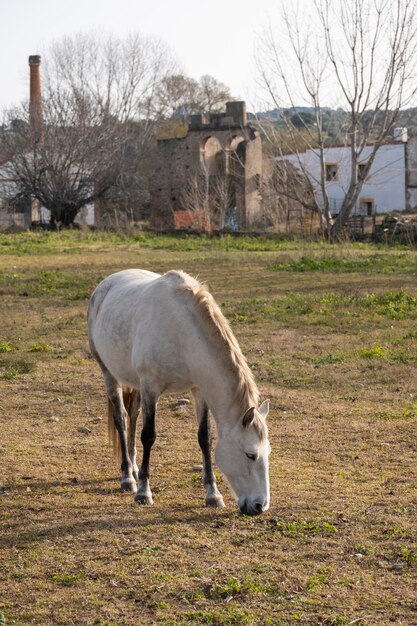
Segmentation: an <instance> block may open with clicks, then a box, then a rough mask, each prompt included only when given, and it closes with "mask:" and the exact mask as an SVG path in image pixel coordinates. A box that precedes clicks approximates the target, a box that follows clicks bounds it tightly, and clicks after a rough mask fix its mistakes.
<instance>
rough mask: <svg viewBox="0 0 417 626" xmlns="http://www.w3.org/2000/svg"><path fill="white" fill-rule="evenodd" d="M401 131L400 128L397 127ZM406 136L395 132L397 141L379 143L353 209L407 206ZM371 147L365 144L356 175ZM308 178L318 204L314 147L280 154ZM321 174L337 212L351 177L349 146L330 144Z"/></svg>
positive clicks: (386, 209) (368, 210)
mask: <svg viewBox="0 0 417 626" xmlns="http://www.w3.org/2000/svg"><path fill="white" fill-rule="evenodd" d="M401 130H403V129H401ZM406 142H407V136H406V131H405V132H404V133H399V134H398V140H397V141H392V142H391V143H389V144H384V145H383V146H381V147H380V148H379V150H378V152H377V154H376V156H375V159H374V162H373V163H372V166H371V169H370V171H369V174H368V176H367V178H366V180H365V181H364V184H363V187H362V189H361V192H360V194H359V198H358V201H357V206H356V212H357V213H359V214H362V215H372V214H373V213H375V212H376V213H388V212H391V211H404V210H405V209H407V208H409V207H408V197H407V185H408V183H407V178H408V177H407V154H406V150H407V143H406ZM371 152H372V146H366V147H365V148H364V150H363V154H362V157H361V159H360V161H359V164H358V175H359V176H360V175H361V169H362V168H363V167H364V166H365V164H366V163H367V160H368V159H369V157H370V155H371ZM284 158H285V159H286V160H289V161H290V162H291V163H293V164H294V165H295V166H297V167H298V168H300V169H302V170H304V172H306V173H307V174H308V176H309V178H310V181H311V183H312V185H313V188H314V189H315V192H316V198H317V202H318V203H319V205H320V204H322V193H321V186H320V172H321V168H320V158H319V152H318V150H314V149H311V150H307V151H306V152H304V153H302V154H300V155H295V154H292V155H287V156H285V157H284ZM325 168H326V169H325V176H326V185H327V195H328V198H329V201H330V209H331V212H332V213H333V214H337V213H338V212H339V211H340V208H341V206H342V202H343V200H344V197H345V195H346V192H347V190H348V187H349V182H350V177H351V156H350V148H349V146H334V147H329V148H327V149H326V150H325Z"/></svg>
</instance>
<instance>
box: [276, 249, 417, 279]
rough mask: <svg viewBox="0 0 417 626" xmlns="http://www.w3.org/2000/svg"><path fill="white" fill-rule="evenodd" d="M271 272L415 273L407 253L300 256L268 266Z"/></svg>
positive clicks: (414, 265)
mask: <svg viewBox="0 0 417 626" xmlns="http://www.w3.org/2000/svg"><path fill="white" fill-rule="evenodd" d="M270 269H271V270H272V271H280V272H282V271H285V272H332V273H352V272H359V273H370V274H375V273H380V274H391V273H393V272H407V273H408V272H415V271H416V270H417V267H416V262H415V257H413V256H412V255H409V254H407V253H403V254H399V253H397V254H393V253H392V252H390V253H388V254H370V255H369V256H356V257H349V258H346V257H342V256H327V257H321V258H317V257H311V256H302V257H301V258H300V259H299V260H297V261H282V262H276V263H272V264H271V265H270Z"/></svg>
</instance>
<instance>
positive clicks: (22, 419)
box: [0, 235, 417, 626]
mask: <svg viewBox="0 0 417 626" xmlns="http://www.w3.org/2000/svg"><path fill="white" fill-rule="evenodd" d="M56 237H57V238H58V237H59V235H56ZM7 241H8V242H9V243H8V244H7V245H6V244H2V242H0V270H1V275H0V389H1V394H0V408H1V412H0V527H1V533H0V542H1V547H0V567H1V569H0V624H7V625H9V624H15V625H18V626H25V625H28V624H33V625H35V624H36V625H39V626H61V625H62V626H69V625H74V626H75V625H77V626H80V625H88V626H90V625H91V626H92V625H99V626H136V625H138V626H142V625H152V624H161V625H164V626H174V625H189V624H213V625H221V626H223V625H229V624H238V625H245V624H248V625H251V624H254V625H265V626H267V625H274V626H275V625H277V626H284V625H285V626H287V625H295V624H302V625H304V624H305V625H314V626H316V625H326V626H339V625H346V626H347V625H353V624H361V625H362V624H363V625H366V626H374V625H375V626H376V625H378V626H382V625H388V624H396V625H403V626H413V625H416V624H417V576H416V574H417V540H416V536H417V535H416V530H417V528H416V526H417V524H416V513H417V490H416V488H417V439H416V426H417V376H416V375H417V287H416V271H417V270H416V268H417V265H416V256H415V253H414V252H412V251H404V250H398V249H392V250H390V249H385V248H384V249H383V250H382V252H381V250H379V249H376V248H372V247H370V246H369V247H367V246H348V245H345V246H343V247H340V248H338V247H336V246H334V247H332V248H327V247H320V246H313V245H312V246H311V247H309V246H308V245H307V244H303V245H301V244H300V245H299V246H296V245H294V243H291V244H290V243H289V244H288V246H287V247H286V246H285V245H283V244H281V245H280V246H279V247H277V249H276V250H274V249H268V250H264V251H251V250H245V249H241V250H239V249H236V248H235V249H230V250H224V249H220V248H219V247H218V246H217V247H216V246H215V245H214V246H213V248H212V249H207V248H204V247H200V248H199V246H198V243H197V244H196V245H193V246H188V247H187V248H188V249H184V248H186V247H185V246H183V248H181V246H180V245H179V244H178V243H176V242H173V244H172V246H171V248H170V247H169V246H166V247H165V249H158V247H157V245H155V246H153V247H152V246H150V247H144V246H143V245H141V243H140V242H137V241H134V240H131V241H130V240H126V241H122V242H117V243H114V242H113V241H112V240H111V239H110V238H109V239H106V238H105V237H103V240H102V241H99V240H97V241H95V242H93V243H92V242H91V241H89V240H86V241H83V239H82V238H78V239H77V238H76V236H75V235H74V238H73V239H69V240H65V241H63V243H62V245H55V247H52V248H48V246H47V245H46V244H45V245H43V244H42V245H39V246H38V247H37V246H36V245H32V246H29V247H28V248H27V249H26V250H23V251H22V248H19V247H15V246H14V243H10V240H7ZM55 243H56V242H55ZM306 259H307V260H306ZM329 259H330V261H329ZM332 259H333V260H332ZM334 259H336V260H334ZM369 259H371V262H370V263H368V260H369ZM126 267H143V268H147V269H152V270H154V271H160V272H163V271H166V270H168V269H171V268H176V269H183V270H185V271H188V272H189V273H191V274H193V275H197V276H198V277H199V279H200V280H203V281H206V282H207V283H208V284H209V286H210V288H211V291H212V293H213V294H214V296H215V297H216V299H217V301H218V303H219V304H220V305H221V306H222V309H223V311H224V313H225V314H226V316H227V317H228V318H229V319H230V320H231V323H232V326H233V329H234V331H235V333H236V336H237V337H238V339H239V342H240V345H241V347H242V350H243V352H244V354H245V355H246V356H247V358H248V361H249V364H250V366H251V368H252V369H253V371H254V373H255V377H256V380H257V382H258V384H259V387H260V390H261V397H262V399H264V398H266V397H269V398H270V399H271V411H270V417H269V429H270V440H271V444H272V455H271V470H270V479H271V509H270V511H268V512H267V513H265V514H264V515H262V516H259V517H256V518H251V517H248V516H242V515H239V514H238V512H237V509H236V506H235V503H234V502H233V499H232V497H231V495H230V493H229V492H228V487H227V485H226V484H225V483H224V481H223V480H222V478H221V477H220V476H219V487H220V489H221V491H222V492H223V495H224V497H225V501H226V505H227V506H226V508H225V509H223V510H220V511H214V510H210V509H206V508H205V507H204V490H203V486H202V484H201V479H200V473H199V471H198V469H196V468H195V466H196V465H198V464H199V463H201V460H200V453H199V448H198V444H197V439H196V426H195V423H194V419H193V416H192V413H191V408H190V407H189V406H188V405H187V406H186V407H185V408H181V407H180V406H179V405H178V398H177V397H174V396H172V397H165V398H163V399H162V400H161V401H160V403H159V406H158V418H157V427H158V438H157V441H156V444H155V446H154V449H153V453H152V459H151V466H152V478H151V483H152V489H153V493H154V500H155V504H154V506H153V507H139V506H138V505H137V504H135V502H134V500H133V497H132V495H129V494H126V493H121V492H120V490H119V475H118V474H119V473H118V468H117V464H116V462H115V460H114V458H113V457H112V453H111V450H110V448H109V446H108V443H107V426H106V420H105V410H106V400H105V395H104V387H103V383H102V379H101V375H100V372H99V369H98V367H97V365H96V364H95V362H94V361H93V360H92V359H91V357H90V355H89V352H88V346H87V337H86V309H87V302H88V295H89V293H91V291H92V289H93V288H94V286H95V285H96V284H97V283H98V282H99V280H101V278H103V277H104V276H106V275H107V274H110V273H112V272H114V271H118V270H120V269H123V268H126ZM81 427H86V428H81ZM80 428H81V431H80Z"/></svg>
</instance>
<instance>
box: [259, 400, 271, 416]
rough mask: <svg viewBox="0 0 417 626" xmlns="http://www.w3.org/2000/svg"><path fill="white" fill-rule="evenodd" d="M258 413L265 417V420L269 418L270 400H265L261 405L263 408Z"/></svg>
mask: <svg viewBox="0 0 417 626" xmlns="http://www.w3.org/2000/svg"><path fill="white" fill-rule="evenodd" d="M258 413H259V415H261V417H263V418H264V419H265V420H266V418H267V417H268V413H269V400H264V401H263V402H262V404H261V406H260V407H259V409H258Z"/></svg>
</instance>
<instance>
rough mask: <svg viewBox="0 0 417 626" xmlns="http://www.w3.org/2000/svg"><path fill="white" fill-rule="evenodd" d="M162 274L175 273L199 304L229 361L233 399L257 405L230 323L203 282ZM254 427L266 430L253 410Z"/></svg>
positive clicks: (256, 394) (256, 393) (255, 390)
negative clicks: (234, 384) (234, 378)
mask: <svg viewBox="0 0 417 626" xmlns="http://www.w3.org/2000/svg"><path fill="white" fill-rule="evenodd" d="M166 276H172V277H174V276H176V277H177V278H179V279H180V282H179V285H178V286H179V289H181V290H183V291H186V292H188V293H190V294H191V295H192V297H193V300H194V302H195V303H196V304H197V305H198V306H199V310H200V311H201V312H202V313H203V317H204V319H205V320H206V321H208V322H209V324H210V327H211V328H212V329H213V330H214V333H213V334H214V336H215V337H216V339H217V341H218V343H219V346H221V349H222V352H223V355H224V356H225V357H226V358H227V359H228V360H229V361H230V363H231V366H232V369H233V370H234V372H235V374H236V376H237V380H238V386H237V390H236V400H237V401H238V402H240V403H241V404H242V406H244V407H246V408H250V407H252V406H254V407H256V408H257V407H258V402H259V390H258V387H257V385H256V383H255V379H254V377H253V374H252V372H251V370H250V368H249V366H248V363H247V361H246V358H245V357H244V355H243V353H242V350H241V349H240V346H239V344H238V342H237V339H236V337H235V335H234V333H233V331H232V329H231V328H230V324H229V322H228V321H227V319H226V318H225V316H224V315H223V313H222V312H221V309H220V307H219V305H218V304H217V302H216V301H215V299H214V298H213V296H212V295H211V293H210V292H209V290H208V288H207V287H206V285H204V284H202V283H200V282H199V281H198V280H196V279H195V278H192V277H191V276H189V274H186V273H185V272H182V271H177V270H171V271H170V272H167V274H166ZM253 424H254V427H255V428H256V430H257V432H258V435H259V436H260V437H261V438H263V437H264V435H265V431H266V425H265V422H264V420H262V419H261V418H260V417H259V416H258V414H257V413H255V418H254V422H253Z"/></svg>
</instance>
